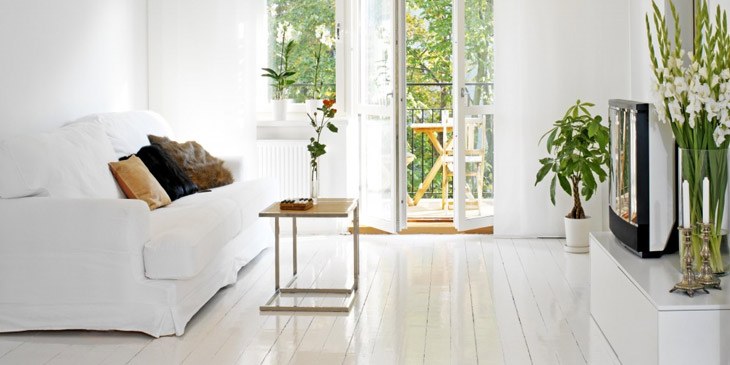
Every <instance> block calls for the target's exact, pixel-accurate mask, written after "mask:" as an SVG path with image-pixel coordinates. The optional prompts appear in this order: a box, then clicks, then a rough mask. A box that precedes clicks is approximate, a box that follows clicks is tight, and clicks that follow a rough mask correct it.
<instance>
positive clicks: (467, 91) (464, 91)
mask: <svg viewBox="0 0 730 365" xmlns="http://www.w3.org/2000/svg"><path fill="white" fill-rule="evenodd" d="M467 94H469V90H467V89H466V88H465V87H462V88H461V97H462V98H464V97H466V95H467Z"/></svg>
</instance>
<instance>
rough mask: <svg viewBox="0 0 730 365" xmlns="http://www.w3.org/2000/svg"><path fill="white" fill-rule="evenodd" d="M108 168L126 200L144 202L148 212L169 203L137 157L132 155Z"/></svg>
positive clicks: (160, 187) (111, 163)
mask: <svg viewBox="0 0 730 365" xmlns="http://www.w3.org/2000/svg"><path fill="white" fill-rule="evenodd" d="M109 168H110V169H111V170H112V174H113V175H114V178H115V179H116V180H117V183H118V184H119V187H121V188H122V191H124V195H126V196H127V198H129V199H140V200H144V201H145V202H146V203H147V206H149V207H150V210H155V209H157V208H159V207H164V206H166V205H168V204H170V203H171V201H170V196H169V195H167V193H166V192H165V189H163V188H162V186H161V185H160V183H159V182H158V181H157V180H156V179H155V177H154V176H152V173H151V172H150V170H149V169H147V166H145V165H144V163H143V162H142V160H140V159H139V157H137V156H135V155H132V156H130V157H129V158H128V159H126V160H124V161H119V162H110V163H109Z"/></svg>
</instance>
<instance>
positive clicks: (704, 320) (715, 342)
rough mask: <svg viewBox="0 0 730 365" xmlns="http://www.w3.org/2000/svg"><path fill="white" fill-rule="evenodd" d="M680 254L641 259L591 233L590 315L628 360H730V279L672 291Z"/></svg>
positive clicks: (605, 236) (604, 236)
mask: <svg viewBox="0 0 730 365" xmlns="http://www.w3.org/2000/svg"><path fill="white" fill-rule="evenodd" d="M678 261H679V258H678V255H677V254H676V253H675V254H672V255H665V256H663V257H661V258H657V259H641V258H639V257H638V256H636V255H634V254H633V253H631V252H630V251H629V250H628V249H627V248H625V247H624V246H622V244H621V242H620V241H619V240H618V239H617V238H616V237H615V236H614V235H613V234H612V233H611V232H594V233H591V314H592V315H593V318H594V319H595V321H596V323H597V324H598V326H599V327H600V328H601V330H602V331H603V333H604V335H605V336H606V338H607V339H608V341H609V343H610V344H611V347H613V349H614V351H615V352H616V355H618V358H619V360H621V362H622V363H624V364H730V281H728V280H729V279H727V278H726V279H723V285H725V286H726V288H725V290H722V291H718V290H710V294H704V293H697V294H695V296H694V297H693V298H690V297H688V296H687V295H685V294H682V293H669V289H671V288H672V287H673V286H674V283H675V282H676V281H678V280H679V279H680V276H681V274H680V272H679V263H678Z"/></svg>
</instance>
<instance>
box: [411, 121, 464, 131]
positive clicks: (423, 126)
mask: <svg viewBox="0 0 730 365" xmlns="http://www.w3.org/2000/svg"><path fill="white" fill-rule="evenodd" d="M444 127H446V130H447V131H452V130H453V129H454V125H453V124H444V123H413V124H411V129H413V130H414V131H416V132H443V131H444Z"/></svg>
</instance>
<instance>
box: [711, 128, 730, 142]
mask: <svg viewBox="0 0 730 365" xmlns="http://www.w3.org/2000/svg"><path fill="white" fill-rule="evenodd" d="M729 133H730V132H729V130H728V128H727V127H726V126H724V125H719V126H717V128H715V131H714V132H712V138H713V139H714V140H715V144H716V145H718V146H719V145H721V144H722V143H723V142H725V139H727V136H728V134H729Z"/></svg>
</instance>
